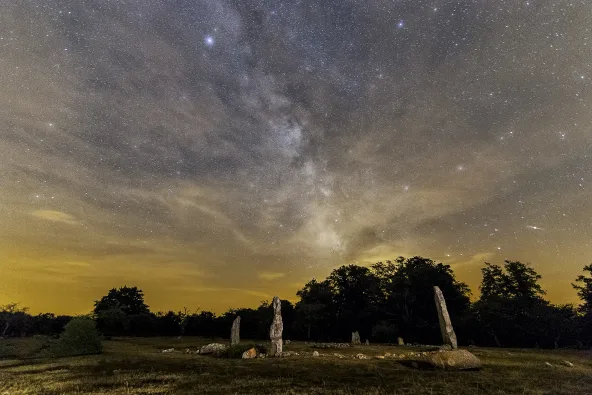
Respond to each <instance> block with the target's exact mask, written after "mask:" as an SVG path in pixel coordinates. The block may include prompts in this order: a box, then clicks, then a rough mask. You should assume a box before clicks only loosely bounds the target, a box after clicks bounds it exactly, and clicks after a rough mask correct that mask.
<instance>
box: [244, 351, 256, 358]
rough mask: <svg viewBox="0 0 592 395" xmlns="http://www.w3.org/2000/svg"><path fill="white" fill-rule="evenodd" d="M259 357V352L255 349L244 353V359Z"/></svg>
mask: <svg viewBox="0 0 592 395" xmlns="http://www.w3.org/2000/svg"><path fill="white" fill-rule="evenodd" d="M256 356H257V350H255V348H250V349H248V350H247V351H245V352H244V353H243V357H242V358H243V359H252V358H255V357H256Z"/></svg>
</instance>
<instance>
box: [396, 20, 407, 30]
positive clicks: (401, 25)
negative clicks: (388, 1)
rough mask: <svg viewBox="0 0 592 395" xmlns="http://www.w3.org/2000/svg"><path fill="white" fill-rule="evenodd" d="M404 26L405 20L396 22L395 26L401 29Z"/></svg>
mask: <svg viewBox="0 0 592 395" xmlns="http://www.w3.org/2000/svg"><path fill="white" fill-rule="evenodd" d="M404 26H405V22H403V21H399V23H397V28H399V29H402V28H403V27H404Z"/></svg>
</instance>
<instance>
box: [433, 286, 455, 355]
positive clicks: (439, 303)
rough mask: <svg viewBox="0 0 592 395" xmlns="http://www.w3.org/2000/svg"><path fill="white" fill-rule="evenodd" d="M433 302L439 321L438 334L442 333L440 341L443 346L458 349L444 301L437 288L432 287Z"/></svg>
mask: <svg viewBox="0 0 592 395" xmlns="http://www.w3.org/2000/svg"><path fill="white" fill-rule="evenodd" d="M434 301H435V302H436V309H438V320H439V321H440V332H442V340H443V342H444V344H448V345H450V347H452V348H453V349H456V348H458V344H457V342H456V333H454V328H453V327H452V322H451V321H450V316H449V315H448V309H447V308H446V300H445V299H444V295H443V294H442V291H441V290H440V288H439V287H438V286H434Z"/></svg>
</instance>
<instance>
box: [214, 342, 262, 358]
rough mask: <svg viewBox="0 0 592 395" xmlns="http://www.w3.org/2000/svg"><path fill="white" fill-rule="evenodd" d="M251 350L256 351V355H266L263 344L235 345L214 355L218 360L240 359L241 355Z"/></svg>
mask: <svg viewBox="0 0 592 395" xmlns="http://www.w3.org/2000/svg"><path fill="white" fill-rule="evenodd" d="M251 348H255V350H257V354H267V347H266V346H264V345H263V344H252V343H250V344H235V345H232V346H229V347H227V348H226V349H225V350H224V351H220V352H219V353H217V354H216V356H217V357H219V358H242V356H243V353H244V352H245V351H247V350H250V349H251Z"/></svg>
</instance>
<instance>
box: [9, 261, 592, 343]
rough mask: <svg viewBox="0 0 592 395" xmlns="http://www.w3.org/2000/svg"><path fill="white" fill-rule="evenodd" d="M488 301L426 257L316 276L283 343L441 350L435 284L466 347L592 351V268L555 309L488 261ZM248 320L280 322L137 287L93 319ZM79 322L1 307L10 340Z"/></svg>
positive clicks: (203, 328) (205, 328)
mask: <svg viewBox="0 0 592 395" xmlns="http://www.w3.org/2000/svg"><path fill="white" fill-rule="evenodd" d="M481 272H482V281H481V285H480V296H479V299H477V300H476V301H474V302H471V299H470V297H471V290H470V289H469V287H468V286H467V285H466V284H465V283H463V282H460V281H458V280H457V279H456V277H455V275H454V272H453V270H452V268H451V267H450V266H449V265H445V264H442V263H436V262H434V261H433V260H431V259H427V258H423V257H419V256H416V257H412V258H403V257H399V258H397V259H396V260H394V261H385V262H378V263H376V264H374V265H372V266H370V267H365V266H358V265H346V266H341V267H339V268H337V269H335V270H333V271H332V272H331V274H330V275H329V276H328V277H327V278H326V279H324V280H322V281H319V280H317V279H312V280H311V281H309V282H308V283H306V284H305V285H304V286H303V287H302V289H300V290H299V291H298V292H297V296H298V298H299V300H298V302H296V303H295V304H293V303H291V302H290V301H288V300H282V318H283V321H284V336H283V337H284V339H294V340H311V341H313V340H314V341H349V340H350V338H351V333H352V332H353V331H358V332H359V333H360V335H361V337H362V339H369V340H370V342H380V343H394V342H396V341H397V338H398V337H402V338H403V339H404V340H405V342H407V343H418V344H438V343H440V342H441V338H440V330H439V324H438V318H437V312H436V307H435V303H434V295H433V286H434V285H437V286H438V287H440V289H441V290H442V292H443V294H444V296H445V298H446V303H447V306H448V312H449V314H450V316H451V319H452V323H453V325H454V327H455V330H456V333H457V337H458V339H459V343H460V344H464V345H467V344H474V345H480V346H500V347H541V348H559V347H577V348H589V347H591V346H592V264H591V265H588V266H586V267H584V271H583V273H584V274H582V275H580V276H578V277H577V278H576V279H575V281H574V283H573V284H572V287H574V288H575V289H576V291H577V294H578V296H579V298H580V299H581V301H582V303H581V304H580V305H579V306H574V305H569V304H568V305H556V304H553V303H551V302H549V301H548V300H546V299H545V291H544V290H543V289H542V287H541V285H540V284H539V280H540V279H541V276H540V275H539V274H538V273H537V272H536V271H535V270H534V269H533V268H532V267H530V266H529V265H527V264H524V263H521V262H519V261H505V262H504V263H503V264H502V265H495V264H491V263H485V265H484V267H483V268H482V269H481ZM237 315H240V316H241V337H242V338H250V339H266V338H267V337H268V331H269V325H270V324H271V320H272V317H273V312H272V308H271V306H270V304H269V303H268V302H267V301H263V302H261V304H260V305H259V306H258V307H257V308H239V309H230V310H228V311H227V312H225V313H224V314H221V315H215V314H214V313H212V312H209V311H190V310H187V309H184V310H183V311H176V312H175V311H168V312H157V313H154V312H151V311H150V309H149V307H148V306H147V305H146V303H145V302H144V294H143V292H142V290H140V289H138V288H137V287H127V286H124V287H121V288H118V289H115V288H114V289H111V290H110V291H109V292H108V294H107V295H105V296H103V297H102V298H101V299H100V300H98V301H95V304H94V309H93V311H92V313H91V316H92V317H93V318H94V319H95V320H96V324H97V328H98V329H99V330H100V331H101V333H102V334H103V335H104V336H203V337H212V338H214V337H226V336H228V335H229V331H230V327H231V325H232V321H233V320H234V318H235V317H236V316H237ZM69 319H70V317H67V316H55V315H53V314H39V315H36V316H32V315H30V314H28V312H27V310H26V309H22V308H19V307H18V305H16V304H11V305H7V306H4V307H3V308H0V330H3V333H2V334H1V335H2V336H4V337H6V336H27V335H33V334H43V335H57V334H59V333H60V331H61V330H62V328H63V327H64V325H65V324H66V323H67V322H68V320H69Z"/></svg>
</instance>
